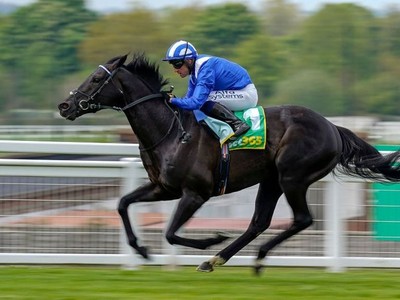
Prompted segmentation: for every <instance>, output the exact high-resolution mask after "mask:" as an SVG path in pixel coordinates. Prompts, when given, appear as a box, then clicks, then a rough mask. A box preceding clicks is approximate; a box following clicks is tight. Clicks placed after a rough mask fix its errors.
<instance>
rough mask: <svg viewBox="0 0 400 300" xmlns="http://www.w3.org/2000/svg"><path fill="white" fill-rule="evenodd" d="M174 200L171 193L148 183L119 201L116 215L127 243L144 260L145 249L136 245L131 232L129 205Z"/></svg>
mask: <svg viewBox="0 0 400 300" xmlns="http://www.w3.org/2000/svg"><path fill="white" fill-rule="evenodd" d="M176 198H177V197H176V195H172V194H171V193H168V192H167V191H165V190H164V189H162V188H161V187H160V186H158V185H156V184H154V183H152V182H149V183H147V184H145V185H143V186H141V187H139V188H137V189H136V190H134V191H133V192H132V193H129V194H128V195H125V196H124V197H122V198H121V200H120V201H119V204H118V213H119V215H120V216H121V219H122V222H123V224H124V228H125V232H126V236H127V239H128V243H129V245H130V246H131V247H132V248H134V249H135V250H136V251H137V252H138V253H139V254H140V255H141V256H143V257H144V258H146V259H147V258H149V255H148V251H147V248H146V247H143V246H139V245H138V242H137V237H136V235H135V233H134V231H133V228H132V224H131V222H130V220H129V216H128V207H129V205H131V204H132V203H138V202H153V201H161V200H172V199H176Z"/></svg>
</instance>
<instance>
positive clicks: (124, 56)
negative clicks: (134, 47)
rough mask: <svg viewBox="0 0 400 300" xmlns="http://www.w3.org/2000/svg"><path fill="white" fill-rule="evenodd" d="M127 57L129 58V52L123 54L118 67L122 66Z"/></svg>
mask: <svg viewBox="0 0 400 300" xmlns="http://www.w3.org/2000/svg"><path fill="white" fill-rule="evenodd" d="M127 58H128V54H125V55H123V56H121V57H120V58H119V60H118V62H117V68H119V67H121V66H122V65H123V64H124V63H125V61H126V59H127Z"/></svg>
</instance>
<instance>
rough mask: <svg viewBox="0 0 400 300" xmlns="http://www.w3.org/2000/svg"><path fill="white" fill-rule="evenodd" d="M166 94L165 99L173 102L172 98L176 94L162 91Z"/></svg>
mask: <svg viewBox="0 0 400 300" xmlns="http://www.w3.org/2000/svg"><path fill="white" fill-rule="evenodd" d="M161 93H162V94H163V96H164V99H165V100H167V101H168V102H171V99H172V98H175V95H174V94H172V93H168V92H161Z"/></svg>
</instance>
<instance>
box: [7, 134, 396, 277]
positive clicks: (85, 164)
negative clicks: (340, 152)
mask: <svg viewBox="0 0 400 300" xmlns="http://www.w3.org/2000/svg"><path fill="white" fill-rule="evenodd" d="M0 152H3V153H17V152H18V153H45V154H49V153H51V154H63V153H69V154H90V155H106V156H110V155H117V156H126V157H137V155H138V147H137V145H129V144H95V143H54V142H53V143H51V142H17V141H0ZM145 177H146V174H145V172H144V170H143V168H142V166H141V163H140V161H138V160H137V159H122V160H117V161H100V160H90V161H89V160H85V159H83V160H82V159H81V160H43V159H7V158H4V159H0V263H3V264H32V263H38V264H69V263H71V264H119V265H125V266H131V267H134V266H136V265H138V264H161V265H164V264H181V265H198V264H200V263H201V262H202V261H204V260H207V259H208V258H209V257H211V256H213V255H214V254H215V253H217V252H218V250H219V249H221V248H222V247H224V246H225V245H226V244H223V245H219V246H215V247H213V248H212V249H208V250H204V251H201V250H193V249H188V248H182V247H172V246H170V245H168V244H167V243H166V242H165V239H164V238H163V232H164V228H165V227H166V226H167V223H168V220H169V218H170V214H171V212H172V207H173V206H174V205H172V204H173V203H172V202H160V203H155V204H140V205H136V206H133V207H132V210H131V212H130V213H131V215H132V220H133V221H134V223H135V228H136V230H137V232H138V235H139V237H140V240H141V242H142V244H144V245H148V246H149V247H150V251H151V253H152V260H151V261H145V260H142V259H141V258H139V257H138V256H137V255H136V254H134V253H132V251H131V250H130V249H129V247H128V246H127V244H126V241H125V236H124V233H123V230H122V227H121V224H120V222H119V217H118V215H117V213H116V206H117V201H118V199H119V197H120V196H121V195H123V194H125V193H127V192H129V191H131V190H132V189H134V188H135V187H136V186H138V185H139V184H141V183H142V182H143V180H145ZM256 191H257V189H256V187H251V188H249V189H246V190H244V191H242V192H238V193H234V194H230V195H225V196H221V197H216V198H213V199H211V200H210V201H209V202H208V203H207V204H206V205H204V207H203V208H202V209H201V210H200V211H199V213H198V214H196V215H195V217H194V218H193V219H192V220H191V221H190V222H189V223H188V224H187V226H186V227H185V229H184V230H182V232H181V234H185V235H188V236H192V237H195V238H196V237H197V238H201V237H205V236H209V235H210V234H212V233H213V232H215V231H218V230H221V229H222V230H225V231H228V232H230V233H231V234H232V235H234V236H238V235H239V234H241V233H242V232H243V231H244V230H245V228H246V227H247V224H248V221H249V219H250V218H251V215H252V209H253V202H254V198H255V194H256ZM382 193H383V194H385V193H389V196H390V197H394V198H395V200H396V199H398V200H400V196H399V195H400V192H398V191H397V190H396V189H392V185H389V186H378V185H376V184H371V183H368V184H367V183H365V182H363V181H360V180H357V179H354V178H343V182H339V181H337V180H334V179H333V178H332V177H331V176H327V177H326V178H324V179H323V180H321V181H320V182H318V183H316V184H314V185H313V186H312V187H311V188H310V191H309V193H308V198H309V204H310V207H311V210H312V212H313V215H314V219H315V223H314V224H313V226H312V227H311V228H309V229H307V230H305V231H304V232H302V233H301V234H299V235H297V236H295V237H293V238H292V239H290V240H289V241H287V242H285V243H283V244H282V245H281V246H278V248H277V249H276V250H274V251H273V252H272V253H271V256H270V257H268V258H267V259H266V262H265V263H266V265H274V266H316V267H327V268H328V269H329V270H331V271H342V270H344V269H345V268H346V267H391V268H398V267H400V243H399V241H400V230H398V231H396V230H397V229H399V228H400V226H399V224H400V221H399V220H400V201H397V202H399V204H398V205H396V201H394V202H393V201H392V202H390V201H389V202H388V203H386V202H384V203H380V202H379V201H381V200H382V195H381V194H382ZM396 193H397V194H396ZM393 195H394V196H393ZM383 198H385V197H383ZM388 209H389V216H388V213H387V210H388ZM393 215H397V216H399V220H398V219H396V218H393ZM290 218H291V214H290V210H289V209H288V207H287V205H286V203H285V200H284V199H282V200H281V201H280V204H279V205H278V207H277V211H276V213H275V215H274V221H273V223H272V225H271V229H269V230H267V232H266V233H265V234H263V235H261V236H259V237H258V239H257V240H256V241H254V242H253V243H251V244H250V245H249V246H247V247H246V248H244V249H243V250H242V251H240V252H239V253H238V254H237V255H236V256H235V257H233V258H232V259H231V260H230V261H229V262H228V264H229V265H252V264H253V260H254V257H255V255H256V254H257V250H258V246H259V245H260V244H261V243H262V242H265V241H266V239H268V238H270V237H271V236H273V235H274V234H276V233H278V232H280V231H281V230H282V228H284V227H286V226H287V225H288V224H289V222H290ZM391 228H393V230H392V231H390V229H391ZM388 231H389V233H388Z"/></svg>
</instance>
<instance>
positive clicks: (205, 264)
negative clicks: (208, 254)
mask: <svg viewBox="0 0 400 300" xmlns="http://www.w3.org/2000/svg"><path fill="white" fill-rule="evenodd" d="M196 270H197V271H199V272H207V273H210V272H212V271H214V267H213V266H212V264H210V262H208V261H205V262H203V263H202V264H201V265H200V266H198V267H197V269H196Z"/></svg>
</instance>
